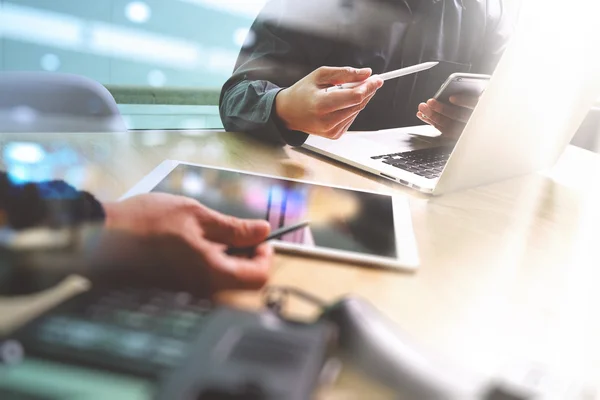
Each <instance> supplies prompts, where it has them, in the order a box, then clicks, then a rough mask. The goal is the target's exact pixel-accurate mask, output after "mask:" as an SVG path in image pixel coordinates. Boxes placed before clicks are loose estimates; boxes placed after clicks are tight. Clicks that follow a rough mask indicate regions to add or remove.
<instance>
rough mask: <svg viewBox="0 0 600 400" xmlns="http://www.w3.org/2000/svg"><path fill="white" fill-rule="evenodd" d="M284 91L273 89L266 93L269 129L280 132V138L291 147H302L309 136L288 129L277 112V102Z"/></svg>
mask: <svg viewBox="0 0 600 400" xmlns="http://www.w3.org/2000/svg"><path fill="white" fill-rule="evenodd" d="M282 90H283V88H278V89H272V90H270V91H269V92H267V93H266V96H267V102H268V106H267V107H268V112H269V122H268V123H267V124H268V125H269V127H268V129H273V130H275V131H276V132H278V133H279V136H280V137H281V138H282V139H283V140H284V141H285V143H287V144H289V145H290V146H302V145H303V144H304V142H305V141H306V139H307V138H308V134H307V133H304V132H301V131H293V130H291V129H288V128H286V127H285V124H284V123H283V121H282V120H281V119H280V118H279V116H278V115H277V112H276V111H275V100H276V98H277V95H278V94H279V92H281V91H282Z"/></svg>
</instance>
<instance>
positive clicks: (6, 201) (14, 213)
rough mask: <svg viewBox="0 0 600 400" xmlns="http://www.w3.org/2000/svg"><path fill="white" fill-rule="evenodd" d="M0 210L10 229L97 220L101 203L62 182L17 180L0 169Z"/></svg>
mask: <svg viewBox="0 0 600 400" xmlns="http://www.w3.org/2000/svg"><path fill="white" fill-rule="evenodd" d="M0 211H1V212H3V214H4V217H5V219H6V222H7V223H8V225H9V226H10V227H12V228H13V229H26V228H31V227H37V226H46V227H61V226H70V225H77V224H80V223H83V222H101V221H103V220H104V218H105V214H104V209H103V207H102V204H101V203H100V202H99V201H98V200H96V198H94V196H92V195H91V194H89V193H87V192H82V191H78V190H76V189H74V188H73V187H72V186H69V185H68V184H67V183H65V182H64V181H48V182H39V183H17V182H14V181H13V180H12V179H11V177H10V175H8V174H6V173H5V172H2V171H0Z"/></svg>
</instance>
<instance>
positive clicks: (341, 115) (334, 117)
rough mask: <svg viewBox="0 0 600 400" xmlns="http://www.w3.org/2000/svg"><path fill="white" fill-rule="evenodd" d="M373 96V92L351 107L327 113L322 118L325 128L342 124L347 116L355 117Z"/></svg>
mask: <svg viewBox="0 0 600 400" xmlns="http://www.w3.org/2000/svg"><path fill="white" fill-rule="evenodd" d="M373 96H375V93H372V94H371V95H370V96H368V97H367V98H365V99H364V100H363V101H362V102H361V103H359V104H356V105H354V106H352V107H348V108H344V109H342V110H337V111H334V112H332V113H330V114H328V115H327V116H326V117H324V118H323V123H324V124H325V125H326V129H327V130H328V131H331V130H333V129H335V127H339V126H340V125H344V124H345V122H347V121H348V119H349V118H352V117H356V114H358V113H359V112H361V111H362V110H364V109H365V107H366V106H367V105H368V104H369V101H371V99H372V98H373Z"/></svg>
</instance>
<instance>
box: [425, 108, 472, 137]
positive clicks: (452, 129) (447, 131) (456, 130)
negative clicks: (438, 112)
mask: <svg viewBox="0 0 600 400" xmlns="http://www.w3.org/2000/svg"><path fill="white" fill-rule="evenodd" d="M417 118H419V119H420V120H421V121H423V122H425V123H427V124H429V125H431V126H433V127H434V128H435V129H437V130H438V131H440V132H441V133H442V135H444V136H446V137H450V138H454V139H456V138H458V136H460V134H461V133H462V131H463V129H464V127H465V125H464V124H462V123H460V122H456V121H455V122H454V123H453V124H452V125H450V126H445V127H444V126H440V125H438V124H436V123H435V122H433V121H431V120H430V119H429V118H427V117H426V116H425V115H423V113H421V112H420V111H419V112H418V113H417Z"/></svg>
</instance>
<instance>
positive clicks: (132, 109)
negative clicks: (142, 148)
mask: <svg viewBox="0 0 600 400" xmlns="http://www.w3.org/2000/svg"><path fill="white" fill-rule="evenodd" d="M264 3H265V0H96V1H82V0H51V1H49V0H0V4H1V7H2V10H1V12H0V70H29V71H44V70H45V71H57V72H67V73H74V74H79V75H85V76H88V77H90V78H92V79H95V80H97V81H99V82H100V83H102V84H103V85H105V86H106V87H107V88H108V89H109V90H110V91H111V92H112V93H113V95H114V97H115V99H116V100H117V102H118V103H119V107H120V109H121V112H122V114H123V115H124V118H125V120H126V121H127V124H128V126H129V127H130V128H132V129H165V128H178V129H181V128H183V129H185V128H222V124H221V120H220V118H219V114H218V109H217V104H218V95H219V91H220V89H221V86H222V84H223V83H224V82H225V80H226V79H227V78H228V77H229V76H230V75H231V72H232V70H233V67H234V64H235V60H236V58H237V55H238V52H239V49H240V47H241V45H242V43H243V41H244V39H245V37H246V34H247V32H248V29H249V27H250V25H251V24H252V21H253V20H254V18H255V17H256V14H258V12H259V11H260V9H261V7H262V6H263V4H264Z"/></svg>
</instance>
